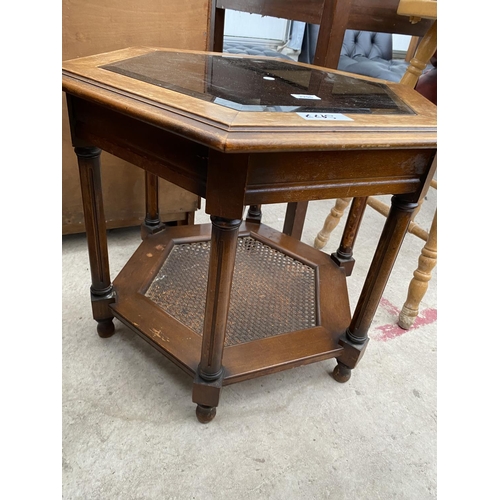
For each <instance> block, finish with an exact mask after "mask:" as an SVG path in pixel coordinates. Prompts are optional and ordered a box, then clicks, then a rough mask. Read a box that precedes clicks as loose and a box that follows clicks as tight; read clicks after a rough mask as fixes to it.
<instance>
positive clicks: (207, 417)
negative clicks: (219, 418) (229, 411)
mask: <svg viewBox="0 0 500 500" xmlns="http://www.w3.org/2000/svg"><path fill="white" fill-rule="evenodd" d="M216 413H217V408H216V407H215V406H203V405H198V406H197V407H196V418H197V419H198V421H199V422H201V423H202V424H208V423H209V422H211V421H212V420H213V419H214V417H215V414H216Z"/></svg>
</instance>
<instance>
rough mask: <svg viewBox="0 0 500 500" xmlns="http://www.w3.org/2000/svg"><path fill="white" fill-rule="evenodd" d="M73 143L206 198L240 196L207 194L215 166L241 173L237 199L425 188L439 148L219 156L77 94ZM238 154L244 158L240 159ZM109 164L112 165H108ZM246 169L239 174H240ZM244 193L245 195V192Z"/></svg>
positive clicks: (174, 133)
mask: <svg viewBox="0 0 500 500" xmlns="http://www.w3.org/2000/svg"><path fill="white" fill-rule="evenodd" d="M70 104H71V106H70V115H71V127H72V137H73V144H74V145H75V146H78V145H82V144H88V145H92V146H96V147H99V148H101V149H103V150H104V151H107V152H108V153H111V154H113V155H115V156H117V157H119V158H121V159H123V160H125V161H128V162H130V163H132V164H133V165H135V166H137V167H140V168H142V169H144V170H146V171H148V172H151V173H153V174H155V175H157V176H158V177H161V178H163V179H165V180H167V181H169V182H172V183H174V184H176V185H178V186H179V187H181V188H183V189H186V190H187V191H190V192H192V193H194V194H196V195H198V196H201V197H203V198H207V197H208V198H210V197H211V196H219V197H221V196H222V197H223V198H224V199H225V200H226V202H228V203H229V202H230V201H231V198H232V197H233V196H236V194H235V193H232V192H230V191H232V190H227V189H225V188H224V189H223V191H224V192H223V193H222V192H221V193H216V191H221V189H222V187H221V189H218V188H217V186H213V183H212V187H211V188H210V189H209V190H208V191H209V192H208V191H207V180H208V179H209V178H210V172H211V171H215V170H216V171H218V172H219V174H218V175H219V176H220V174H221V173H224V176H225V171H226V170H227V177H228V178H234V179H236V178H238V179H240V181H239V183H242V185H241V186H240V187H239V194H238V200H234V201H235V202H236V204H238V205H239V204H240V203H242V204H244V205H255V204H267V203H285V202H294V201H306V200H319V199H331V198H339V197H364V196H372V195H384V194H405V193H418V192H419V191H421V189H422V186H423V185H424V183H425V181H426V178H427V175H428V173H429V168H430V164H431V161H432V158H433V157H434V155H435V152H436V151H435V149H397V148H394V149H376V148H365V149H340V150H333V151H303V152H279V151H273V152H270V153H251V152H248V153H232V154H231V153H226V154H224V153H220V152H218V151H212V152H211V149H210V148H209V147H208V146H206V145H203V144H199V143H196V142H194V141H193V140H190V139H187V138H186V137H183V136H182V131H179V130H175V131H169V130H165V129H161V128H159V127H156V126H154V125H151V124H148V123H145V122H142V121H140V120H138V119H133V118H131V117H129V116H126V115H123V114H121V113H118V112H116V111H114V110H111V109H108V108H106V107H103V106H100V105H97V104H95V103H92V102H89V101H85V100H83V99H80V98H76V97H74V96H71V98H70ZM236 157H238V161H234V160H235V158H236ZM104 168H105V165H104ZM236 170H239V171H236ZM241 193H243V195H242V194H241Z"/></svg>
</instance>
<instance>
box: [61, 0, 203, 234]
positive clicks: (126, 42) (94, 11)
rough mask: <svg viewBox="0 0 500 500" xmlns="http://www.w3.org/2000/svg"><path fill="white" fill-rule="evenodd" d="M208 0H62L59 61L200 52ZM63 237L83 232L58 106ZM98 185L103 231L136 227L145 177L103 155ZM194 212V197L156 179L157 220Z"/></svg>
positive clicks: (77, 190)
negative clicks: (147, 49)
mask: <svg viewBox="0 0 500 500" xmlns="http://www.w3.org/2000/svg"><path fill="white" fill-rule="evenodd" d="M208 10H209V5H208V0H184V1H182V2H168V1H167V2H166V1H165V0H143V1H141V2H137V1H135V0H120V1H118V0H102V1H101V2H89V1H88V0H63V10H62V23H63V24H62V33H63V36H62V58H63V60H68V59H74V58H77V57H83V56H88V55H92V54H98V53H102V52H108V51H112V50H117V49H122V48H126V47H129V46H137V45H148V46H156V47H171V48H179V49H196V50H205V49H206V47H207V31H208V30H207V23H208ZM62 108H63V109H62V112H63V113H62V122H63V130H62V134H63V139H62V232H63V234H70V233H78V232H83V231H84V230H85V227H84V221H83V209H82V200H81V194H80V187H79V179H78V167H77V161H76V155H75V153H74V151H73V148H72V145H71V139H70V132H69V123H68V113H67V108H66V98H65V95H64V94H63V106H62ZM102 165H103V168H102V182H103V191H104V199H105V205H104V210H105V214H106V225H107V227H108V228H117V227H126V226H132V225H139V224H140V223H141V222H142V220H143V219H144V215H145V208H144V207H145V201H144V189H145V188H144V173H143V172H142V171H140V170H138V169H137V168H134V167H132V166H131V165H130V164H129V163H127V162H125V161H123V160H120V159H118V158H116V157H113V156H111V155H108V154H107V153H105V152H103V153H102ZM197 208H199V198H198V196H196V195H194V194H192V193H189V192H188V191H185V190H184V189H181V188H179V187H178V186H175V185H174V184H171V183H169V182H166V181H163V180H161V179H160V215H161V218H162V220H164V221H184V220H186V219H187V218H188V217H190V215H191V214H192V213H193V212H194V211H195V210H196V209H197Z"/></svg>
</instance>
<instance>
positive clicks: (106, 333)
mask: <svg viewBox="0 0 500 500" xmlns="http://www.w3.org/2000/svg"><path fill="white" fill-rule="evenodd" d="M75 153H76V155H77V157H78V169H79V172H80V186H81V191H82V201H83V214H84V219H85V231H86V233H87V245H88V249H89V260H90V274H91V279H92V284H91V286H90V298H91V303H92V315H93V317H94V319H95V320H96V321H97V333H98V334H99V336H100V337H103V338H106V337H111V335H113V333H114V332H115V327H114V325H113V314H112V313H111V310H110V309H109V307H108V306H109V304H111V303H113V302H114V301H115V298H114V290H113V285H112V284H111V278H110V274H109V258H108V243H107V237H106V219H105V216H104V208H103V201H102V185H101V161H100V158H101V150H100V149H99V148H95V147H76V148H75Z"/></svg>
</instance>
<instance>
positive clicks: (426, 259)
mask: <svg viewBox="0 0 500 500" xmlns="http://www.w3.org/2000/svg"><path fill="white" fill-rule="evenodd" d="M346 3H350V5H351V12H350V13H347V21H345V26H346V29H362V30H366V31H377V30H378V31H380V30H381V29H380V28H378V29H377V28H376V27H375V26H376V24H377V20H375V22H373V24H372V23H371V21H372V20H373V19H372V17H371V16H370V15H369V13H368V12H367V11H366V8H368V5H367V0H351V1H350V2H349V1H347V2H346ZM370 3H371V4H373V5H375V4H376V3H384V4H385V5H388V4H392V5H393V7H395V12H396V14H397V15H398V16H400V17H401V19H406V20H407V22H410V23H411V24H418V23H420V22H422V19H426V20H427V23H426V24H425V25H421V26H420V28H422V29H423V30H424V31H423V32H422V35H423V36H422V39H421V41H420V43H419V44H418V46H417V48H416V50H415V54H414V56H413V57H412V58H411V59H410V61H409V63H410V64H409V66H408V69H407V71H406V73H405V74H404V76H403V78H402V79H401V83H402V84H404V85H408V86H411V87H413V88H414V87H415V85H416V84H417V81H418V79H419V77H420V76H421V74H422V70H423V69H424V68H425V67H426V65H427V64H428V62H429V61H430V59H431V58H432V56H433V55H434V53H435V52H436V48H437V2H436V1H435V0H384V1H383V2H375V1H373V2H370ZM361 5H365V9H364V11H365V12H366V15H365V16H364V19H361V18H360V16H361V12H363V10H362V9H361ZM343 16H344V17H345V16H346V13H345V11H344V12H343ZM408 17H409V20H408ZM358 18H359V19H358ZM429 21H430V23H431V24H430V26H429ZM334 24H335V23H334ZM387 29H388V28H387V26H384V27H383V31H386V30H387ZM394 30H395V28H394ZM400 30H401V29H400V28H398V31H391V32H393V33H399V32H400ZM403 34H409V33H405V32H404V31H403ZM339 36H340V35H339ZM413 36H415V35H413ZM431 187H433V188H436V189H437V182H436V181H433V182H432V184H431ZM351 200H352V199H351V198H342V199H337V200H336V203H335V206H334V207H333V208H332V209H331V211H330V214H329V215H328V216H327V218H326V220H325V223H324V226H323V228H322V230H321V231H320V232H319V233H318V235H317V237H316V239H315V242H314V246H315V247H316V248H323V247H324V246H325V244H326V243H327V242H328V240H329V238H330V234H331V232H332V231H333V230H334V229H335V227H336V226H337V225H338V223H339V220H340V218H341V217H342V215H343V213H344V211H345V209H346V208H347V206H348V205H349V204H350V203H351ZM366 204H367V205H368V206H371V207H372V208H374V209H375V210H377V211H378V212H379V213H381V214H382V215H384V216H387V214H388V213H389V206H388V205H387V204H385V203H383V202H382V201H381V200H380V199H378V198H376V197H369V198H368V199H366V200H365V201H362V200H360V201H358V202H357V203H356V204H353V205H352V207H351V213H350V216H349V218H350V222H349V221H348V223H347V225H346V230H345V231H344V236H343V238H342V243H341V245H340V247H339V249H338V250H337V253H336V254H335V255H336V257H337V259H339V260H341V261H344V262H346V261H349V260H352V261H353V259H352V249H353V246H354V242H355V238H356V234H357V227H359V221H360V219H361V216H362V213H363V211H364V207H365V206H366ZM408 232H409V233H412V234H414V235H416V236H418V237H419V238H421V239H422V240H424V241H425V245H424V247H423V248H422V252H421V255H420V258H419V263H418V267H417V269H416V270H415V272H414V273H413V276H414V277H413V279H412V280H411V282H410V285H409V288H408V295H407V299H406V302H405V303H404V305H403V307H402V310H401V312H400V315H399V320H398V324H399V326H400V327H401V328H404V329H408V328H410V327H411V326H412V324H413V323H414V321H415V319H416V317H417V315H418V310H419V306H420V302H421V301H422V299H423V297H424V295H425V292H426V291H427V287H428V282H429V280H430V279H431V271H432V269H433V268H434V267H435V265H436V262H437V211H436V212H435V214H434V218H433V221H432V224H431V227H430V230H429V232H427V231H425V230H424V229H423V228H421V227H420V226H419V225H418V224H416V223H415V222H413V221H412V222H411V224H410V226H409V228H408ZM350 266H351V269H352V263H351V264H350Z"/></svg>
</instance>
